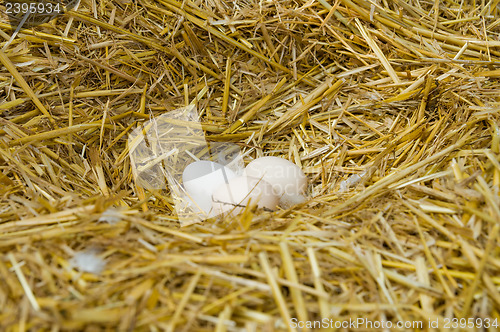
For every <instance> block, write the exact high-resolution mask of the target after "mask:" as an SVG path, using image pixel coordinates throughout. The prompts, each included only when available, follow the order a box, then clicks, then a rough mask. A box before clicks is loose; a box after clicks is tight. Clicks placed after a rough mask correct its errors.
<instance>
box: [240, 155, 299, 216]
mask: <svg viewBox="0 0 500 332" xmlns="http://www.w3.org/2000/svg"><path fill="white" fill-rule="evenodd" d="M245 175H246V176H250V177H254V178H259V179H263V180H264V181H266V182H268V183H269V184H271V186H272V187H273V188H274V190H275V191H276V192H277V193H278V195H279V197H280V206H281V207H284V208H288V207H290V206H292V205H294V204H298V203H301V202H304V201H305V196H304V194H305V192H306V189H307V177H306V175H305V174H304V172H303V171H302V169H301V168H300V167H299V166H297V165H295V164H294V163H292V162H290V161H288V160H286V159H283V158H278V157H272V156H268V157H262V158H257V159H255V160H253V161H252V162H250V163H249V164H248V165H247V167H246V168H245Z"/></svg>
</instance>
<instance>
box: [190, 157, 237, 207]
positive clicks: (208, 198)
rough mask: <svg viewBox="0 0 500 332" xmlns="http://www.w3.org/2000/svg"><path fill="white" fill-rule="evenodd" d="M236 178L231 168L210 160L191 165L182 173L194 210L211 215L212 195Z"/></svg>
mask: <svg viewBox="0 0 500 332" xmlns="http://www.w3.org/2000/svg"><path fill="white" fill-rule="evenodd" d="M235 177H236V173H234V172H233V171H232V170H230V169H229V168H227V167H225V166H223V165H221V164H218V163H214V162H212V161H208V160H200V161H195V162H194V163H191V164H189V165H188V166H187V167H186V168H185V169H184V172H183V173H182V182H183V184H184V189H185V190H186V194H187V195H186V196H187V200H188V202H189V205H191V207H192V208H193V210H195V211H197V212H203V213H205V214H206V215H209V214H210V210H211V209H212V194H213V193H214V191H215V190H216V189H217V188H219V187H220V186H221V185H223V184H225V183H228V182H229V180H231V179H233V178H235Z"/></svg>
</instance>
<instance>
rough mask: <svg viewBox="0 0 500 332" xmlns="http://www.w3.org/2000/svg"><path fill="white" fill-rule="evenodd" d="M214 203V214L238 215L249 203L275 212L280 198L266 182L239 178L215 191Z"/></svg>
mask: <svg viewBox="0 0 500 332" xmlns="http://www.w3.org/2000/svg"><path fill="white" fill-rule="evenodd" d="M212 201H213V209H214V213H216V214H220V213H226V212H231V213H232V214H238V213H240V212H242V211H243V209H244V208H245V207H246V206H247V205H248V204H249V203H250V204H252V203H256V204H257V206H258V207H260V208H266V209H269V210H273V211H274V210H276V208H277V206H278V203H279V196H278V195H277V193H276V191H275V190H274V189H273V186H271V184H269V183H268V182H266V181H265V180H262V179H258V178H254V177H249V176H239V177H236V178H234V179H231V180H229V182H228V183H227V184H223V185H222V186H220V187H219V188H218V189H217V190H215V191H214V193H213V196H212Z"/></svg>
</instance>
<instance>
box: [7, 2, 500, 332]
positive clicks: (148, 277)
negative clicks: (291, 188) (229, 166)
mask: <svg viewBox="0 0 500 332" xmlns="http://www.w3.org/2000/svg"><path fill="white" fill-rule="evenodd" d="M498 4H499V1H482V2H481V1H479V2H477V1H457V2H455V1H446V2H443V3H441V2H439V1H418V0H413V1H385V0H384V1H372V2H369V1H363V0H337V1H335V2H333V1H332V2H328V1H325V0H318V1H305V0H304V1H303V0H297V1H253V0H248V1H237V2H231V1H226V2H223V1H218V0H213V1H212V0H207V1H201V0H200V1H189V0H188V1H183V2H176V1H174V0H154V1H153V0H144V1H134V2H131V1H127V0H125V1H106V2H102V1H101V2H96V1H87V0H84V1H82V2H81V3H80V5H79V7H78V8H77V10H73V11H71V12H68V13H67V14H65V15H64V16H61V17H58V18H57V19H56V20H53V21H51V22H49V23H45V24H43V25H40V26H36V27H33V28H30V29H23V30H20V31H18V32H17V34H15V36H14V38H11V37H12V36H13V33H14V30H13V29H12V28H11V27H10V26H9V24H8V21H7V20H6V19H5V17H4V16H3V18H2V21H1V23H0V35H1V37H2V38H1V39H2V43H1V44H0V46H1V47H2V48H3V50H2V52H0V61H1V62H2V64H3V66H2V68H1V70H0V86H1V91H0V112H1V120H0V121H1V131H0V182H1V185H0V194H1V201H0V220H1V223H0V251H1V257H0V278H1V281H2V282H1V283H0V308H2V309H1V310H0V330H1V331H24V330H30V331H69V330H73V331H101V330H102V331H104V330H106V331H117V330H119V331H122V330H123V331H125V330H127V331H130V330H134V331H273V330H276V331H281V330H299V329H300V328H299V326H298V325H299V324H298V322H299V321H301V322H303V323H304V324H305V322H306V321H310V322H316V323H315V324H316V326H310V327H307V326H306V327H305V328H303V329H302V330H304V331H307V330H317V329H319V326H318V322H319V321H320V320H322V319H327V320H328V325H329V326H328V327H327V326H323V327H327V329H328V328H329V329H331V330H336V329H340V330H352V329H353V326H352V325H349V326H348V327H346V326H347V325H346V323H345V322H346V321H347V322H348V321H349V319H350V320H351V321H352V320H356V319H365V320H367V321H371V323H372V324H375V326H374V327H372V328H370V326H369V325H361V326H358V327H359V328H361V329H365V330H371V329H376V326H377V325H376V324H381V323H383V322H391V323H393V324H394V325H393V328H392V329H393V330H394V329H396V328H395V326H396V323H397V322H405V324H406V327H402V328H399V330H413V329H420V330H431V329H433V328H435V330H442V329H446V324H447V322H448V325H447V326H448V327H453V326H455V327H458V328H460V326H462V327H463V328H464V329H465V330H467V329H470V330H472V329H473V327H472V326H475V327H478V326H479V324H481V323H482V325H483V326H486V325H488V323H487V322H490V328H489V330H490V331H492V330H495V328H494V322H495V319H497V324H500V311H499V308H500V249H499V244H500V239H499V224H500V223H499V220H500V207H499V206H500V204H499V184H500V159H499V156H500V154H499V152H500V129H499V123H500V121H499V118H500V117H499V111H500V98H499V88H500V84H499V78H500V70H499V69H498V68H499V67H498V65H499V64H500V39H499V35H500V19H499V18H498V17H499V13H500V7H499V6H498ZM2 8H4V7H2ZM188 104H194V105H196V106H197V109H198V110H200V111H201V113H200V114H201V121H202V123H203V125H204V129H205V130H206V136H207V138H208V139H209V140H217V141H231V142H235V143H236V144H238V145H239V146H240V147H241V149H242V151H244V152H245V153H247V154H246V161H247V162H248V161H249V160H251V159H252V158H255V157H258V156H262V155H275V156H281V157H283V158H286V159H289V160H291V161H293V162H295V163H296V164H298V165H300V166H301V167H302V168H303V170H304V171H305V173H306V174H307V176H308V177H309V180H310V185H309V189H308V190H309V193H308V194H309V197H310V199H309V200H308V201H307V202H306V203H304V204H301V205H298V206H294V207H292V208H290V209H288V210H280V211H277V212H273V213H270V212H266V211H259V210H255V209H247V210H246V211H245V212H244V213H243V214H241V215H239V216H237V217H233V218H213V219H210V220H207V221H205V222H203V223H198V224H194V225H190V226H188V227H180V225H179V222H178V220H177V218H176V214H175V212H174V211H175V209H173V201H172V197H171V195H170V193H169V192H168V190H163V191H156V192H155V191H149V190H144V189H143V188H141V187H139V186H137V185H136V183H135V181H134V178H133V176H132V172H131V166H130V160H129V157H128V147H127V135H128V134H129V133H130V132H131V131H132V130H133V129H134V128H136V127H137V126H138V125H139V124H140V123H142V122H144V121H147V120H148V119H150V118H151V117H155V116H159V115H161V114H164V113H165V112H169V111H171V110H174V109H177V108H179V107H182V106H185V105H188ZM454 318H456V319H457V320H455V321H454V322H455V323H456V324H457V325H452V324H454V323H453V321H452V319H454ZM294 319H296V320H294ZM460 319H462V320H460ZM471 319H473V320H471ZM487 319H490V321H488V320H487ZM294 322H296V323H297V324H295V323H294ZM322 322H325V321H322ZM377 322H379V323H377ZM418 322H422V324H423V325H422V327H421V328H420V327H419V326H418V325H415V324H418ZM430 322H431V323H432V324H434V325H432V324H431V326H429V324H430ZM464 322H466V325H463V323H464ZM471 322H473V323H472V325H471ZM311 324H312V323H311ZM342 324H343V326H344V328H342V327H340V328H336V327H335V326H337V327H339V326H342ZM385 324H387V323H385ZM409 324H413V325H409ZM436 324H437V325H436ZM309 325H310V324H309ZM386 326H388V325H386ZM464 326H465V327H464Z"/></svg>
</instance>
